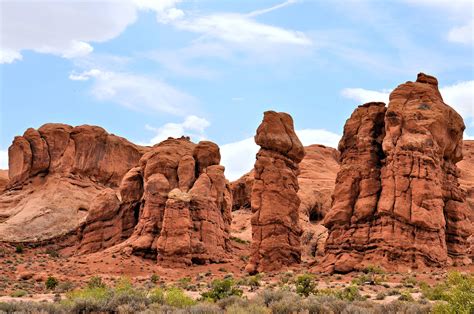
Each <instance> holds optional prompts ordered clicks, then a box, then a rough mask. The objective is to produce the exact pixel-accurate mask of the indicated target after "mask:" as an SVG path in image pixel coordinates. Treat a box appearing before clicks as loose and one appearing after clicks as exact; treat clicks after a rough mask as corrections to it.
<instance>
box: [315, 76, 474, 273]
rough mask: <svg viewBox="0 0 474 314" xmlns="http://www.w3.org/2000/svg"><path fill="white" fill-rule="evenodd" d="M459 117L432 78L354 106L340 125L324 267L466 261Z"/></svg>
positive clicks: (468, 225)
mask: <svg viewBox="0 0 474 314" xmlns="http://www.w3.org/2000/svg"><path fill="white" fill-rule="evenodd" d="M463 130H464V123H463V121H462V118H461V116H460V115H458V114H457V113H456V112H455V111H454V110H453V109H452V108H451V107H449V106H448V105H446V104H445V103H444V102H443V99H442V97H441V95H440V93H439V91H438V86H437V81H436V79H435V78H433V77H430V76H427V75H424V74H419V75H418V79H417V81H416V82H414V83H413V82H407V83H405V84H402V85H400V86H398V87H397V88H396V89H395V90H394V91H393V92H392V93H391V95H390V104H389V106H388V108H387V109H385V107H384V106H383V104H381V103H370V104H366V105H363V106H360V107H359V108H357V109H356V111H355V112H354V113H353V115H352V116H351V118H350V119H349V120H348V121H347V123H346V125H345V127H344V136H343V138H342V140H341V142H340V145H339V150H340V151H341V162H342V163H341V170H340V172H339V173H338V177H337V180H336V188H335V191H334V202H333V206H332V209H331V211H330V212H329V213H328V214H327V215H326V217H325V219H324V224H325V226H326V227H327V228H328V229H329V237H328V240H327V243H326V257H325V260H324V261H323V262H322V267H323V268H325V269H326V270H332V271H337V272H348V271H351V270H354V269H361V268H364V267H366V266H367V265H368V264H378V265H382V266H384V267H386V268H391V269H394V268H399V269H404V268H417V267H418V268H422V267H425V266H442V265H446V264H447V263H449V262H450V261H457V262H458V261H462V262H463V263H468V262H469V261H468V259H467V257H466V252H467V246H468V243H467V238H468V237H469V235H470V234H472V222H470V220H469V209H468V207H467V203H466V201H465V196H464V194H463V192H462V190H461V188H460V187H459V184H458V181H457V179H458V176H459V172H458V171H457V168H456V165H455V164H456V162H458V161H460V160H461V159H462V133H463Z"/></svg>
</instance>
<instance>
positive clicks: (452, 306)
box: [0, 273, 474, 314]
mask: <svg viewBox="0 0 474 314" xmlns="http://www.w3.org/2000/svg"><path fill="white" fill-rule="evenodd" d="M255 280H256V279H255V278H251V279H250V283H252V284H255ZM257 282H258V280H257ZM294 284H295V292H292V291H289V290H285V289H277V290H271V289H265V290H263V291H260V292H259V293H257V294H256V295H255V296H254V297H252V299H250V300H249V299H247V298H245V297H242V290H241V289H239V286H238V284H237V283H236V282H235V281H234V280H233V279H232V278H225V279H222V280H215V281H213V282H212V284H211V285H210V287H209V289H208V291H206V292H203V293H202V294H201V297H200V298H199V299H198V300H194V299H193V298H191V297H189V296H188V295H187V294H186V293H185V292H184V291H183V290H182V289H181V288H179V287H169V288H164V287H156V286H155V287H153V288H152V289H145V288H137V287H134V286H133V285H132V283H131V282H130V280H127V279H121V280H119V281H118V282H117V283H116V284H115V285H114V286H113V287H108V286H107V285H106V284H104V283H103V282H102V280H101V278H100V277H93V278H91V279H90V281H89V283H88V284H87V286H86V287H84V288H82V289H77V290H73V291H70V292H68V293H66V299H65V300H62V301H60V302H56V303H26V302H16V303H0V313H2V312H6V313H17V312H20V313H38V312H39V313H92V312H101V313H229V314H241V313H242V314H243V313H257V314H258V313H262V314H263V313H267V314H270V313H276V314H279V313H282V314H284V313H384V314H385V313H386V314H390V313H432V312H434V313H440V314H441V313H459V314H470V313H474V291H473V290H474V276H473V275H464V274H460V273H450V274H449V276H448V278H447V280H446V282H444V283H443V284H439V285H436V286H434V287H430V286H428V285H426V284H424V285H421V289H422V291H423V295H424V297H425V298H427V299H430V300H434V301H436V302H434V303H433V306H432V305H431V303H430V302H426V301H424V302H414V300H413V299H412V298H411V295H409V294H406V295H405V297H404V298H402V299H400V300H397V301H394V302H391V303H387V304H378V303H376V302H372V301H367V300H365V298H364V297H363V296H361V295H360V293H359V290H358V287H357V286H355V285H350V286H347V287H345V288H342V289H317V285H316V281H315V279H314V277H313V275H311V274H305V275H300V276H297V277H296V278H295V280H294Z"/></svg>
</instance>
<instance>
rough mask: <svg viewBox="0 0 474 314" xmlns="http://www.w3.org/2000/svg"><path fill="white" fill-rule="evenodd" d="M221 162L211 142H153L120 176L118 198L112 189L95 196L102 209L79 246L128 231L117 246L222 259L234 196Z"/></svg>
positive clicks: (167, 256) (170, 256) (180, 257)
mask: <svg viewBox="0 0 474 314" xmlns="http://www.w3.org/2000/svg"><path fill="white" fill-rule="evenodd" d="M219 162H220V153H219V147H218V146H217V145H216V144H214V143H212V142H208V141H201V142H199V143H198V144H197V145H196V144H194V143H192V142H191V141H189V138H184V137H182V138H179V139H172V138H170V139H168V140H166V141H163V142H161V143H160V144H158V145H155V146H154V147H153V148H152V149H151V150H150V151H149V152H147V153H146V154H144V155H143V157H142V158H141V160H140V163H139V164H140V165H139V166H138V167H135V168H132V169H131V170H130V171H129V172H128V173H127V174H126V175H125V177H124V179H123V180H122V184H121V186H120V196H119V198H120V199H121V202H120V201H118V198H117V197H116V196H115V195H114V194H113V193H112V192H113V191H110V192H108V193H106V194H103V195H101V196H100V197H99V198H98V201H97V202H98V204H100V206H97V208H101V209H102V212H100V213H99V215H97V217H95V216H94V217H91V218H90V220H89V219H88V221H87V222H86V228H84V230H83V233H82V239H83V240H82V243H81V249H80V251H81V252H94V251H97V250H99V249H103V248H105V247H110V246H112V245H114V244H117V243H118V242H121V241H123V239H124V238H125V237H128V236H129V238H128V239H127V240H126V241H125V242H124V243H122V244H121V245H120V246H119V249H120V250H122V251H124V252H128V253H134V254H137V255H142V256H145V257H150V258H157V259H158V260H160V261H161V262H162V264H165V265H166V264H168V265H173V266H176V265H177V264H181V265H190V264H192V263H197V264H202V263H208V262H222V261H224V260H226V259H227V258H228V257H229V256H228V252H229V248H230V247H229V230H230V222H231V206H232V196H231V194H230V188H229V185H228V183H227V182H226V179H225V177H224V167H223V166H220V165H219ZM104 209H105V210H104ZM137 217H138V222H137V224H136V226H135V228H134V229H133V232H131V229H130V228H131V226H134V225H135V224H134V219H135V218H137ZM130 233H131V234H130Z"/></svg>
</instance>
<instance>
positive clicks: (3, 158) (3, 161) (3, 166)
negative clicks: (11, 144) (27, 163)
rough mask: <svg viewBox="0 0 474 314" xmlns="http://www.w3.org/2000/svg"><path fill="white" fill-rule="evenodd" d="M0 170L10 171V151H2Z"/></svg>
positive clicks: (0, 153)
mask: <svg viewBox="0 0 474 314" xmlns="http://www.w3.org/2000/svg"><path fill="white" fill-rule="evenodd" d="M0 169H8V151H7V150H0Z"/></svg>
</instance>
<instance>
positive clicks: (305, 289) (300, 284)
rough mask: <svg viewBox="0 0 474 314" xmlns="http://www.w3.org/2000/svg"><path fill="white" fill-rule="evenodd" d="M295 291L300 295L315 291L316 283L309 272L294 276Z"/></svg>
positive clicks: (307, 294)
mask: <svg viewBox="0 0 474 314" xmlns="http://www.w3.org/2000/svg"><path fill="white" fill-rule="evenodd" d="M295 287H296V293H298V294H299V295H302V296H305V297H307V296H309V295H310V294H314V293H315V291H316V283H315V282H314V277H313V275H311V274H304V275H300V276H298V277H297V278H296V282H295Z"/></svg>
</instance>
